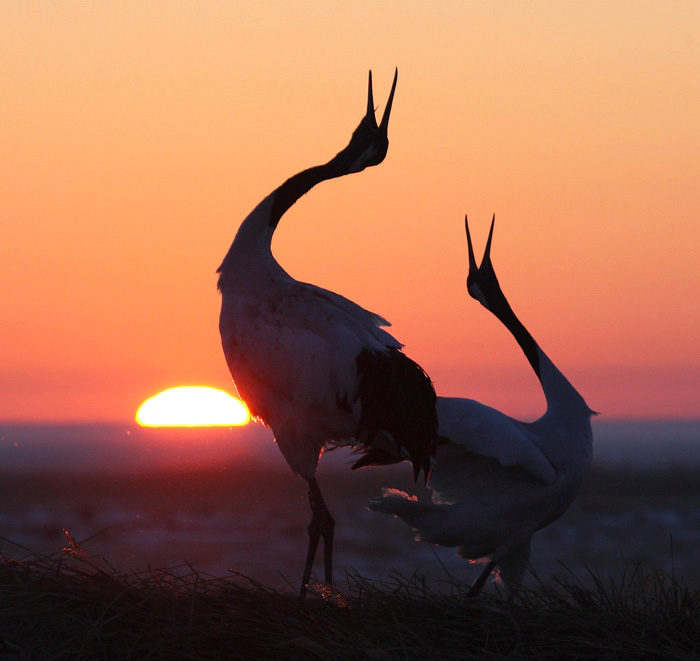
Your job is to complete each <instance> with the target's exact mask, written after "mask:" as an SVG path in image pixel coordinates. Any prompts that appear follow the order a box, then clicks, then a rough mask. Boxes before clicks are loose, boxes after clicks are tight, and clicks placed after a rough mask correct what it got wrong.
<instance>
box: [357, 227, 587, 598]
mask: <svg viewBox="0 0 700 661" xmlns="http://www.w3.org/2000/svg"><path fill="white" fill-rule="evenodd" d="M494 220H495V218H494ZM465 225H466V232H467V243H468V249H469V275H468V278H467V290H468V291H469V294H470V295H471V296H472V298H475V299H476V300H477V301H479V302H480V303H481V304H482V305H483V306H484V307H485V308H486V309H487V310H489V312H491V313H492V314H494V315H495V316H496V317H497V318H498V319H499V320H500V321H501V322H502V323H503V325H504V326H505V327H506V328H507V329H508V330H509V331H510V332H511V333H512V334H513V337H515V339H516V340H517V342H518V344H519V345H520V348H521V349H522V350H523V353H524V354H525V356H526V358H527V359H528V361H529V363H530V365H531V366H532V369H533V370H534V371H535V374H536V375H537V378H538V379H539V381H540V383H541V385H542V390H543V391H544V395H545V398H546V401H547V409H546V412H545V414H544V415H543V416H542V417H541V418H539V419H538V420H536V421H535V422H521V421H519V420H515V419H513V418H511V417H509V416H507V415H505V414H503V413H501V412H500V411H497V410H496V409H493V408H491V407H489V406H485V405H483V404H480V403H479V402H475V401H473V400H470V399H461V398H455V397H438V404H437V410H438V418H439V429H438V448H437V451H436V455H435V462H434V465H433V470H432V473H431V475H430V479H429V481H428V487H429V488H430V489H431V490H432V496H431V500H432V502H430V503H423V502H418V501H417V500H416V499H415V498H411V497H410V496H408V495H407V494H406V493H404V492H402V491H398V490H395V489H384V490H383V496H382V497H380V498H375V499H372V500H371V501H370V505H369V507H370V509H372V510H374V511H376V512H384V513H386V514H394V515H396V516H397V517H399V518H400V519H403V520H404V521H405V522H406V523H408V524H410V525H411V526H413V528H414V529H415V530H416V532H417V533H418V538H419V539H421V540H425V541H428V542H432V543H435V544H440V545H444V546H456V547H457V555H458V556H460V557H463V558H469V559H471V560H477V559H482V558H483V559H485V560H487V564H486V568H485V569H484V571H483V572H482V574H481V575H480V576H479V578H478V579H477V580H476V581H475V582H474V584H473V586H472V588H471V590H470V593H471V594H476V593H478V591H479V590H480V589H481V588H482V587H483V585H484V583H485V582H486V579H487V578H488V576H489V574H490V573H491V572H492V571H493V570H494V569H495V568H496V567H498V568H499V571H500V575H501V577H502V578H503V580H504V581H505V583H506V585H507V587H508V588H509V589H510V590H511V591H512V590H514V589H516V588H517V587H518V585H520V584H521V582H522V579H523V575H524V572H525V569H526V567H527V564H528V562H529V558H530V540H531V538H532V536H533V534H534V533H535V532H537V531H538V530H540V529H541V528H544V527H545V526H548V525H549V524H550V523H552V522H553V521H555V520H556V519H558V518H559V517H560V516H561V515H562V514H563V513H564V512H566V510H567V509H568V508H569V506H570V505H571V503H572V502H573V500H574V498H575V496H576V494H577V493H578V490H579V488H580V486H581V483H582V481H583V478H584V476H585V475H586V472H587V471H588V469H589V467H590V464H591V459H592V455H593V436H592V431H591V415H594V411H592V410H591V409H590V408H589V407H588V405H587V404H586V402H585V401H584V399H583V397H582V396H581V395H580V394H579V393H578V392H577V391H576V389H575V388H574V387H573V386H572V385H571V383H569V381H568V380H567V379H566V377H565V376H564V375H563V374H562V373H561V372H560V371H559V370H558V369H557V368H556V367H555V366H554V363H552V361H551V360H550V359H549V358H548V357H547V355H546V354H545V353H544V352H543V351H542V349H541V348H540V347H539V345H538V344H537V342H535V340H534V339H533V337H532V335H530V333H529V332H528V331H527V329H526V328H525V326H523V324H522V323H521V322H520V321H519V319H518V318H517V317H516V316H515V313H514V312H513V310H512V308H511V307H510V305H509V303H508V301H507V300H506V297H505V296H504V294H503V292H502V291H501V287H500V285H499V283H498V279H497V278H496V273H495V271H494V269H493V265H492V263H491V256H490V252H491V239H492V236H493V226H494V221H493V220H492V222H491V229H490V231H489V237H488V241H487V243H486V249H485V252H484V257H483V259H482V261H481V266H479V267H477V265H476V260H475V258H474V250H473V248H472V242H471V236H470V234H469V225H468V223H467V222H466V219H465Z"/></svg>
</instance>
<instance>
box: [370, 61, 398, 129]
mask: <svg viewBox="0 0 700 661" xmlns="http://www.w3.org/2000/svg"><path fill="white" fill-rule="evenodd" d="M398 78H399V69H398V67H397V68H396V71H395V73H394V82H393V83H392V85H391V92H389V100H388V101H387V102H386V108H384V114H383V115H382V121H381V122H380V124H379V126H377V118H376V117H375V115H374V95H373V94H372V71H371V70H370V72H369V86H368V91H367V117H369V118H370V119H371V121H372V124H373V125H374V128H381V129H383V130H384V131H385V132H386V131H387V130H388V128H389V115H390V113H391V105H392V104H393V103H394V92H395V91H396V81H397V80H398Z"/></svg>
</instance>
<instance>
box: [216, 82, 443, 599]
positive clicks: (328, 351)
mask: <svg viewBox="0 0 700 661" xmlns="http://www.w3.org/2000/svg"><path fill="white" fill-rule="evenodd" d="M395 88H396V76H394V82H393V85H392V89H391V94H390V96H389V101H388V102H387V107H386V109H385V112H384V115H383V117H382V121H381V123H380V124H379V125H377V123H376V120H375V116H374V102H373V99H372V77H371V72H370V79H369V92H368V101H367V112H366V114H365V117H364V118H363V119H362V121H361V122H360V124H359V126H358V127H357V129H356V130H355V132H354V133H353V135H352V138H351V140H350V143H349V144H348V146H347V147H346V148H345V149H343V150H342V151H340V152H339V153H338V154H337V155H336V156H335V157H334V158H333V159H331V160H330V161H329V162H328V163H326V164H324V165H320V166H316V167H313V168H309V169H308V170H304V171H303V172H300V173H299V174H297V175H294V176H293V177H291V178H290V179H288V180H287V181H286V182H284V183H283V184H282V185H281V186H280V187H279V188H277V189H276V190H275V191H273V192H272V193H271V194H270V195H269V196H268V197H266V198H265V199H264V200H263V201H262V202H260V204H259V205H258V206H257V207H256V208H255V209H254V210H253V211H252V212H251V213H250V215H249V216H248V217H247V218H246V219H245V220H244V221H243V223H242V224H241V227H240V228H239V230H238V232H237V234H236V237H235V239H234V241H233V244H232V246H231V248H230V250H229V252H228V254H227V255H226V257H225V258H224V261H223V263H222V265H221V267H220V268H219V272H220V278H219V289H220V291H221V295H222V304H221V315H220V320H219V329H220V332H221V341H222V346H223V349H224V354H225V357H226V362H227V364H228V366H229V369H230V371H231V375H232V376H233V379H234V381H235V384H236V387H237V389H238V392H239V394H240V396H241V397H242V398H243V400H244V401H245V402H246V404H247V405H248V408H249V410H250V412H251V413H252V414H253V415H254V416H256V417H257V418H259V419H261V420H262V421H264V422H265V423H266V424H267V425H269V426H270V427H271V428H272V431H273V432H274V435H275V439H276V441H277V443H278V445H279V447H280V450H281V451H282V453H283V455H284V457H285V459H286V460H287V463H288V464H289V466H290V467H291V468H292V470H293V471H294V472H295V473H296V474H297V475H299V476H300V477H301V478H303V479H304V480H306V481H307V482H308V483H309V498H310V504H311V509H312V521H311V525H310V526H309V548H308V553H307V559H306V565H305V568H304V575H303V579H302V588H301V593H302V595H303V594H305V592H306V588H307V584H308V581H309V577H310V572H311V566H312V563H313V558H314V555H315V550H316V546H317V544H318V541H319V538H320V537H323V540H324V557H325V573H326V582H328V583H330V582H331V581H332V564H331V560H332V541H333V527H334V522H333V519H332V517H331V516H330V514H329V512H328V509H327V508H326V505H325V503H324V501H323V497H322V495H321V492H320V489H319V488H318V484H317V483H316V479H315V474H316V467H317V463H318V459H319V456H320V455H321V453H322V451H323V449H324V448H325V447H328V446H329V445H355V446H357V447H359V448H360V449H363V450H366V451H367V453H366V455H365V457H364V458H363V459H361V460H360V461H359V462H358V463H357V464H356V465H367V464H370V463H381V462H384V463H386V462H387V461H400V460H402V459H404V458H408V459H410V460H411V461H412V462H413V466H414V471H415V473H416V475H417V473H418V470H419V469H421V468H423V469H424V470H425V471H426V472H427V469H428V466H429V462H430V457H431V454H433V453H434V449H435V441H436V430H437V416H436V413H435V392H434V390H433V388H432V384H431V383H430V380H429V379H428V377H427V376H426V375H425V373H424V372H423V371H422V370H421V369H420V367H419V366H418V365H416V364H415V363H414V362H413V361H411V360H410V359H409V358H407V357H406V356H405V355H404V354H403V353H401V352H400V351H399V349H400V348H401V344H400V343H399V342H398V341H397V340H396V339H394V338H393V337H392V336H391V335H390V334H389V333H387V332H386V331H385V330H383V328H382V326H388V325H389V324H388V322H387V321H386V320H385V319H383V318H382V317H380V316H379V315H376V314H374V313H372V312H369V311H367V310H365V309H363V308H362V307H360V306H359V305H356V304H355V303H353V302H352V301H349V300H348V299H346V298H344V297H342V296H339V295H338V294H334V293H333V292H330V291H327V290H325V289H321V288H319V287H316V286H314V285H310V284H307V283H303V282H298V281H297V280H295V279H294V278H292V277H291V276H290V275H289V274H287V273H286V272H285V271H284V269H282V267H281V266H280V265H279V264H278V263H277V261H276V260H275V258H274V257H273V255H272V252H271V247H270V244H271V241H272V236H273V233H274V231H275V228H276V227H277V224H278V222H279V220H280V218H281V217H282V215H283V214H284V213H285V211H286V210H287V209H288V208H289V207H290V206H291V205H292V204H294V202H295V201H296V200H297V199H298V198H299V197H301V196H302V195H303V194H305V193H306V192H307V191H309V190H310V189H311V188H312V187H313V186H314V185H316V184H317V183H319V182H321V181H324V180H326V179H330V178H333V177H339V176H342V175H345V174H349V173H352V172H359V171H361V170H363V169H364V168H366V167H368V166H372V165H377V164H379V163H381V162H382V160H383V159H384V157H385V155H386V152H387V148H388V144H389V143H388V138H387V127H388V122H389V113H390V110H391V104H392V100H393V96H394V90H395ZM406 408H408V409H410V413H409V414H408V415H405V413H404V412H405V409H406Z"/></svg>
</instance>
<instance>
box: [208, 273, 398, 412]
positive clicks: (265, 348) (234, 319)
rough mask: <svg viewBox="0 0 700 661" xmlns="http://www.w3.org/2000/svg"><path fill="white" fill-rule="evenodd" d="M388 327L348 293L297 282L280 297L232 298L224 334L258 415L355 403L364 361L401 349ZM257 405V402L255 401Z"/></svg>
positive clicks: (237, 376)
mask: <svg viewBox="0 0 700 661" xmlns="http://www.w3.org/2000/svg"><path fill="white" fill-rule="evenodd" d="M387 323H388V322H386V320H384V319H383V318H382V317H380V316H379V315H375V314H373V313H372V312H369V311H368V310H365V309H364V308H362V307H360V306H359V305H356V304H354V303H352V302H351V301H349V300H348V299H346V298H343V297H342V296H338V295H336V294H333V293H332V292H329V291H326V290H324V289H321V288H319V287H314V286H312V285H306V284H304V283H299V282H295V281H291V282H288V283H280V284H279V286H278V287H277V289H276V290H275V291H273V292H270V291H266V293H265V296H256V295H255V293H254V292H241V293H234V294H228V295H227V298H226V300H225V301H224V305H223V306H222V316H221V321H220V330H221V336H222V344H223V348H224V353H225V355H226V359H227V362H228V364H229V368H230V370H231V374H232V375H233V377H234V380H235V382H236V386H237V388H238V390H239V393H240V394H241V396H242V397H243V398H244V399H245V400H246V403H247V404H248V406H249V407H250V408H251V411H252V412H253V413H254V415H259V416H260V417H262V418H263V419H266V418H268V417H269V415H268V414H266V411H268V410H270V407H274V406H277V402H289V403H290V404H292V405H293V409H294V410H295V411H300V410H305V409H308V408H309V407H312V406H315V405H318V406H319V407H322V408H332V407H335V406H337V405H338V402H344V403H345V404H346V405H347V406H351V405H352V404H353V396H354V394H355V393H354V389H355V388H356V386H357V365H356V359H357V356H358V355H359V354H360V353H361V352H362V351H363V349H371V350H376V351H383V350H386V349H387V348H388V347H395V348H399V347H401V344H400V343H399V342H398V341H397V340H395V339H394V338H393V337H392V336H391V335H390V334H389V333H387V332H386V331H385V330H383V329H382V328H381V326H382V325H386V324H387ZM248 400H251V401H248Z"/></svg>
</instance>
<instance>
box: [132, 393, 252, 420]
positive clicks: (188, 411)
mask: <svg viewBox="0 0 700 661" xmlns="http://www.w3.org/2000/svg"><path fill="white" fill-rule="evenodd" d="M249 421H250V415H249V414H248V410H247V409H246V407H245V405H244V404H243V402H241V401H240V400H238V399H236V398H235V397H232V396H231V395H229V394H228V393H226V392H224V391H223V390H219V389H217V388H209V387H207V386H179V387H177V388H168V389H167V390H163V391H162V392H159V393H158V394H157V395H154V396H153V397H151V398H149V399H147V400H146V401H145V402H144V403H143V404H141V406H140V407H139V410H138V411H137V412H136V422H138V423H139V424H140V425H142V426H144V427H215V426H222V427H229V426H232V425H233V426H240V425H245V424H248V422H249Z"/></svg>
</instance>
